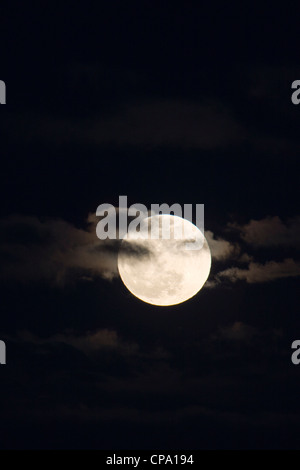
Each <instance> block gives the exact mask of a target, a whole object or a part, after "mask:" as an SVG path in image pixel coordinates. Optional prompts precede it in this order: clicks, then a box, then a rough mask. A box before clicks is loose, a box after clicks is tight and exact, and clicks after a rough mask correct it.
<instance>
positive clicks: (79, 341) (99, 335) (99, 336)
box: [18, 328, 139, 355]
mask: <svg viewBox="0 0 300 470" xmlns="http://www.w3.org/2000/svg"><path fill="white" fill-rule="evenodd" d="M18 338H20V339H21V340H23V341H26V342H30V343H34V344H52V343H64V344H68V345H70V346H73V347H74V348H76V349H79V350H80V351H82V352H84V353H85V354H88V355H89V354H93V353H96V352H97V351H101V350H103V349H109V350H118V351H119V352H120V353H122V354H123V355H124V354H125V355H128V354H129V355H131V354H134V353H137V351H138V349H139V347H138V345H137V344H135V343H128V342H125V341H122V340H121V339H120V337H119V336H118V333H117V332H116V331H115V330H110V329H107V328H104V329H100V330H97V331H95V332H86V333H85V334H84V335H76V334H74V333H73V332H65V333H58V334H55V335H53V336H51V337H49V338H47V339H45V338H43V339H42V338H39V337H37V336H36V335H34V334H33V333H31V332H30V331H20V332H19V333H18Z"/></svg>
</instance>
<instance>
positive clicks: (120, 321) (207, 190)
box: [0, 1, 300, 449]
mask: <svg viewBox="0 0 300 470" xmlns="http://www.w3.org/2000/svg"><path fill="white" fill-rule="evenodd" d="M108 3H109V6H105V3H104V2H97V7H95V6H94V7H89V6H88V5H87V4H81V5H80V4H78V3H76V4H72V7H71V8H69V7H67V6H61V5H60V6H57V7H55V6H53V5H52V6H51V7H50V6H48V7H47V6H46V5H47V2H45V3H44V4H43V7H37V6H36V5H35V6H34V7H33V6H32V7H30V6H29V4H28V3H27V2H26V3H24V4H21V3H20V4H19V6H18V7H17V6H16V7H15V8H12V7H8V6H7V7H6V11H5V8H4V9H3V12H2V13H1V17H2V19H1V33H0V40H1V43H0V44H1V54H0V56H1V75H0V79H1V80H4V81H5V83H6V86H7V104H6V105H5V106H2V107H1V114H0V129H1V173H0V191H1V209H2V212H1V218H0V227H1V231H0V258H1V263H0V294H1V316H0V339H2V340H4V341H5V342H6V345H7V365H6V366H1V368H0V387H1V388H0V396H1V399H0V448H18V449H19V448H97V449H101V448H102V449H103V448H106V449H117V448H123V449H129V448H150V449H155V448H169V449H183V448H184V449H188V448H190V449H191V448H200V449H202V448H204V449H206V448H210V449H232V448H233V449H237V448H299V447H300V441H299V435H298V423H299V419H300V406H299V398H298V397H299V393H300V381H299V373H300V365H299V369H298V368H297V366H295V365H293V364H292V362H291V353H292V350H291V343H292V341H293V340H295V339H298V338H300V321H299V307H298V306H299V276H300V256H299V247H300V242H299V240H300V215H299V152H300V135H299V124H300V106H299V107H298V106H295V105H293V104H292V102H291V94H292V93H291V83H292V82H293V81H294V80H296V79H300V69H299V60H298V59H299V51H298V50H297V44H298V36H299V34H298V31H299V27H298V25H297V21H296V19H297V15H291V13H290V16H289V17H287V18H285V14H284V12H283V11H282V10H279V8H278V9H276V7H274V5H273V6H272V10H271V11H267V8H266V11H265V12H264V11H263V9H262V8H260V9H258V10H255V8H254V7H253V9H252V10H250V11H249V10H244V11H243V12H242V11H236V10H234V9H233V7H229V9H228V8H226V9H225V8H224V11H223V12H222V11H221V10H219V11H214V9H213V7H211V8H210V7H205V8H204V7H202V6H201V4H200V2H199V3H197V6H195V5H196V3H195V4H194V3H192V2H185V4H183V3H182V5H181V7H179V6H175V4H173V3H172V2H160V4H159V3H157V4H155V3H154V2H149V1H141V2H139V3H135V2H129V5H128V2H123V3H122V4H121V3H119V2H108ZM44 5H45V6H44ZM49 5H50V3H49ZM230 8H231V10H230ZM258 12H259V13H258ZM123 194H125V195H127V196H128V202H129V204H133V203H136V202H139V203H143V204H145V205H146V206H147V207H150V205H151V204H152V203H163V202H166V203H168V204H172V203H175V202H177V203H180V204H184V203H192V204H193V205H195V204H197V203H198V204H200V203H204V205H205V230H206V233H207V240H208V242H209V244H210V247H211V251H212V256H213V262H212V270H211V274H210V277H209V281H208V283H207V285H206V286H205V287H204V288H203V289H202V290H201V292H199V294H198V295H196V296H195V297H194V298H192V299H191V300H189V301H187V302H185V303H183V304H180V305H177V306H173V307H166V308H160V307H154V306H152V305H148V304H146V303H143V302H141V301H139V300H138V299H136V298H134V297H133V296H132V295H131V294H130V293H129V292H128V291H127V290H126V288H125V286H124V285H123V284H122V282H121V280H120V279H119V278H118V276H117V274H116V271H115V260H116V255H117V254H116V250H115V249H114V248H113V249H112V248H111V247H109V246H107V245H106V244H105V243H100V244H99V240H98V239H97V237H96V232H95V220H96V219H95V212H96V208H97V206H98V205H99V204H101V203H104V202H108V203H111V204H114V205H117V204H118V198H119V195H123Z"/></svg>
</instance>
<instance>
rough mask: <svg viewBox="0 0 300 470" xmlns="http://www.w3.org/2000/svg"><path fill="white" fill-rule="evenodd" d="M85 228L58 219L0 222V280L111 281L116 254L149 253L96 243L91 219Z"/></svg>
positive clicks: (16, 217) (107, 242)
mask: <svg viewBox="0 0 300 470" xmlns="http://www.w3.org/2000/svg"><path fill="white" fill-rule="evenodd" d="M87 222H88V225H87V228H86V229H82V228H77V227H75V226H74V225H72V224H70V223H68V222H66V221H64V220H61V219H45V220H40V219H38V218H37V217H30V216H24V215H12V216H9V217H7V218H3V219H1V220H0V234H1V235H0V259H1V261H2V262H1V264H0V279H4V280H10V279H13V280H18V281H21V282H30V281H40V280H46V281H49V282H53V283H55V284H63V283H64V282H65V281H66V280H68V279H77V280H78V279H81V280H83V281H84V280H85V281H88V280H91V279H94V278H95V277H97V276H100V277H102V278H103V279H107V280H111V279H113V278H115V277H117V276H118V267H117V254H118V252H119V250H120V249H121V250H125V252H126V255H127V256H138V257H141V256H148V255H149V251H147V250H146V249H143V250H141V249H140V248H139V247H138V246H137V247H135V245H134V244H131V245H130V247H129V248H128V247H127V246H126V244H124V245H122V247H121V248H120V241H119V240H99V239H98V238H97V236H96V231H95V219H94V217H93V216H91V215H89V217H88V219H87Z"/></svg>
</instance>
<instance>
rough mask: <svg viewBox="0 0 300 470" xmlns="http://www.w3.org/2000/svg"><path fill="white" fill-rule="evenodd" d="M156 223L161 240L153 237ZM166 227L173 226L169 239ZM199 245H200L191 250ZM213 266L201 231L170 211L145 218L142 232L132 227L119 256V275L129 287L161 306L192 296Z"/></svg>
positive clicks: (132, 291)
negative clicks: (165, 235) (152, 231)
mask: <svg viewBox="0 0 300 470" xmlns="http://www.w3.org/2000/svg"><path fill="white" fill-rule="evenodd" d="M154 225H155V226H156V227H159V237H158V239H151V238H150V231H151V227H153V226H154ZM164 227H170V232H169V233H170V236H169V237H168V239H165V238H164V237H163V236H162V233H165V232H164ZM178 233H180V236H179V237H178ZM193 244H194V246H193ZM197 246H200V247H201V248H200V249H199V248H198V249H191V247H192V248H197ZM210 267H211V253H210V249H209V246H208V243H207V241H206V239H205V237H204V235H203V234H202V232H201V231H200V230H199V229H198V228H197V227H196V226H195V225H194V224H192V223H191V222H189V221H188V220H186V219H182V218H181V217H177V216H173V215H167V214H163V215H155V216H152V217H147V218H145V219H144V220H143V222H142V223H141V228H140V232H136V231H135V230H132V231H131V230H130V229H129V231H128V233H127V235H126V236H125V238H124V239H123V241H122V243H121V248H120V251H119V255H118V269H119V273H120V277H121V279H122V281H123V283H124V284H125V286H126V287H127V289H128V290H129V291H130V292H131V293H132V294H133V295H135V296H136V297H138V298H139V299H141V300H142V301H144V302H147V303H149V304H152V305H159V306H169V305H175V304H179V303H181V302H185V301H186V300H188V299H190V298H191V297H193V296H194V295H195V294H196V293H197V292H199V290H200V289H201V288H202V287H203V285H204V284H205V282H206V280H207V278H208V275H209V272H210Z"/></svg>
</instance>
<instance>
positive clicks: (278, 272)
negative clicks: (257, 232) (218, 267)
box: [217, 258, 300, 284]
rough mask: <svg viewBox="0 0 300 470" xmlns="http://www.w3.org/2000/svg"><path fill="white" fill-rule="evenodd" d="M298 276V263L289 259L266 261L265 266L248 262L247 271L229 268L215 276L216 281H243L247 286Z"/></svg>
mask: <svg viewBox="0 0 300 470" xmlns="http://www.w3.org/2000/svg"><path fill="white" fill-rule="evenodd" d="M299 275H300V263H299V262H296V261H295V260H293V259H291V258H287V259H285V260H284V261H279V262H277V261H268V262H266V263H265V264H260V263H255V262H250V264H249V266H248V268H247V269H241V268H238V267H231V268H228V269H225V270H224V271H221V272H219V273H218V274H217V279H219V280H221V279H228V280H230V281H231V282H236V281H238V280H245V281H246V282H247V283H248V284H255V283H263V282H270V281H275V280H277V279H283V278H287V277H296V276H299Z"/></svg>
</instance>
